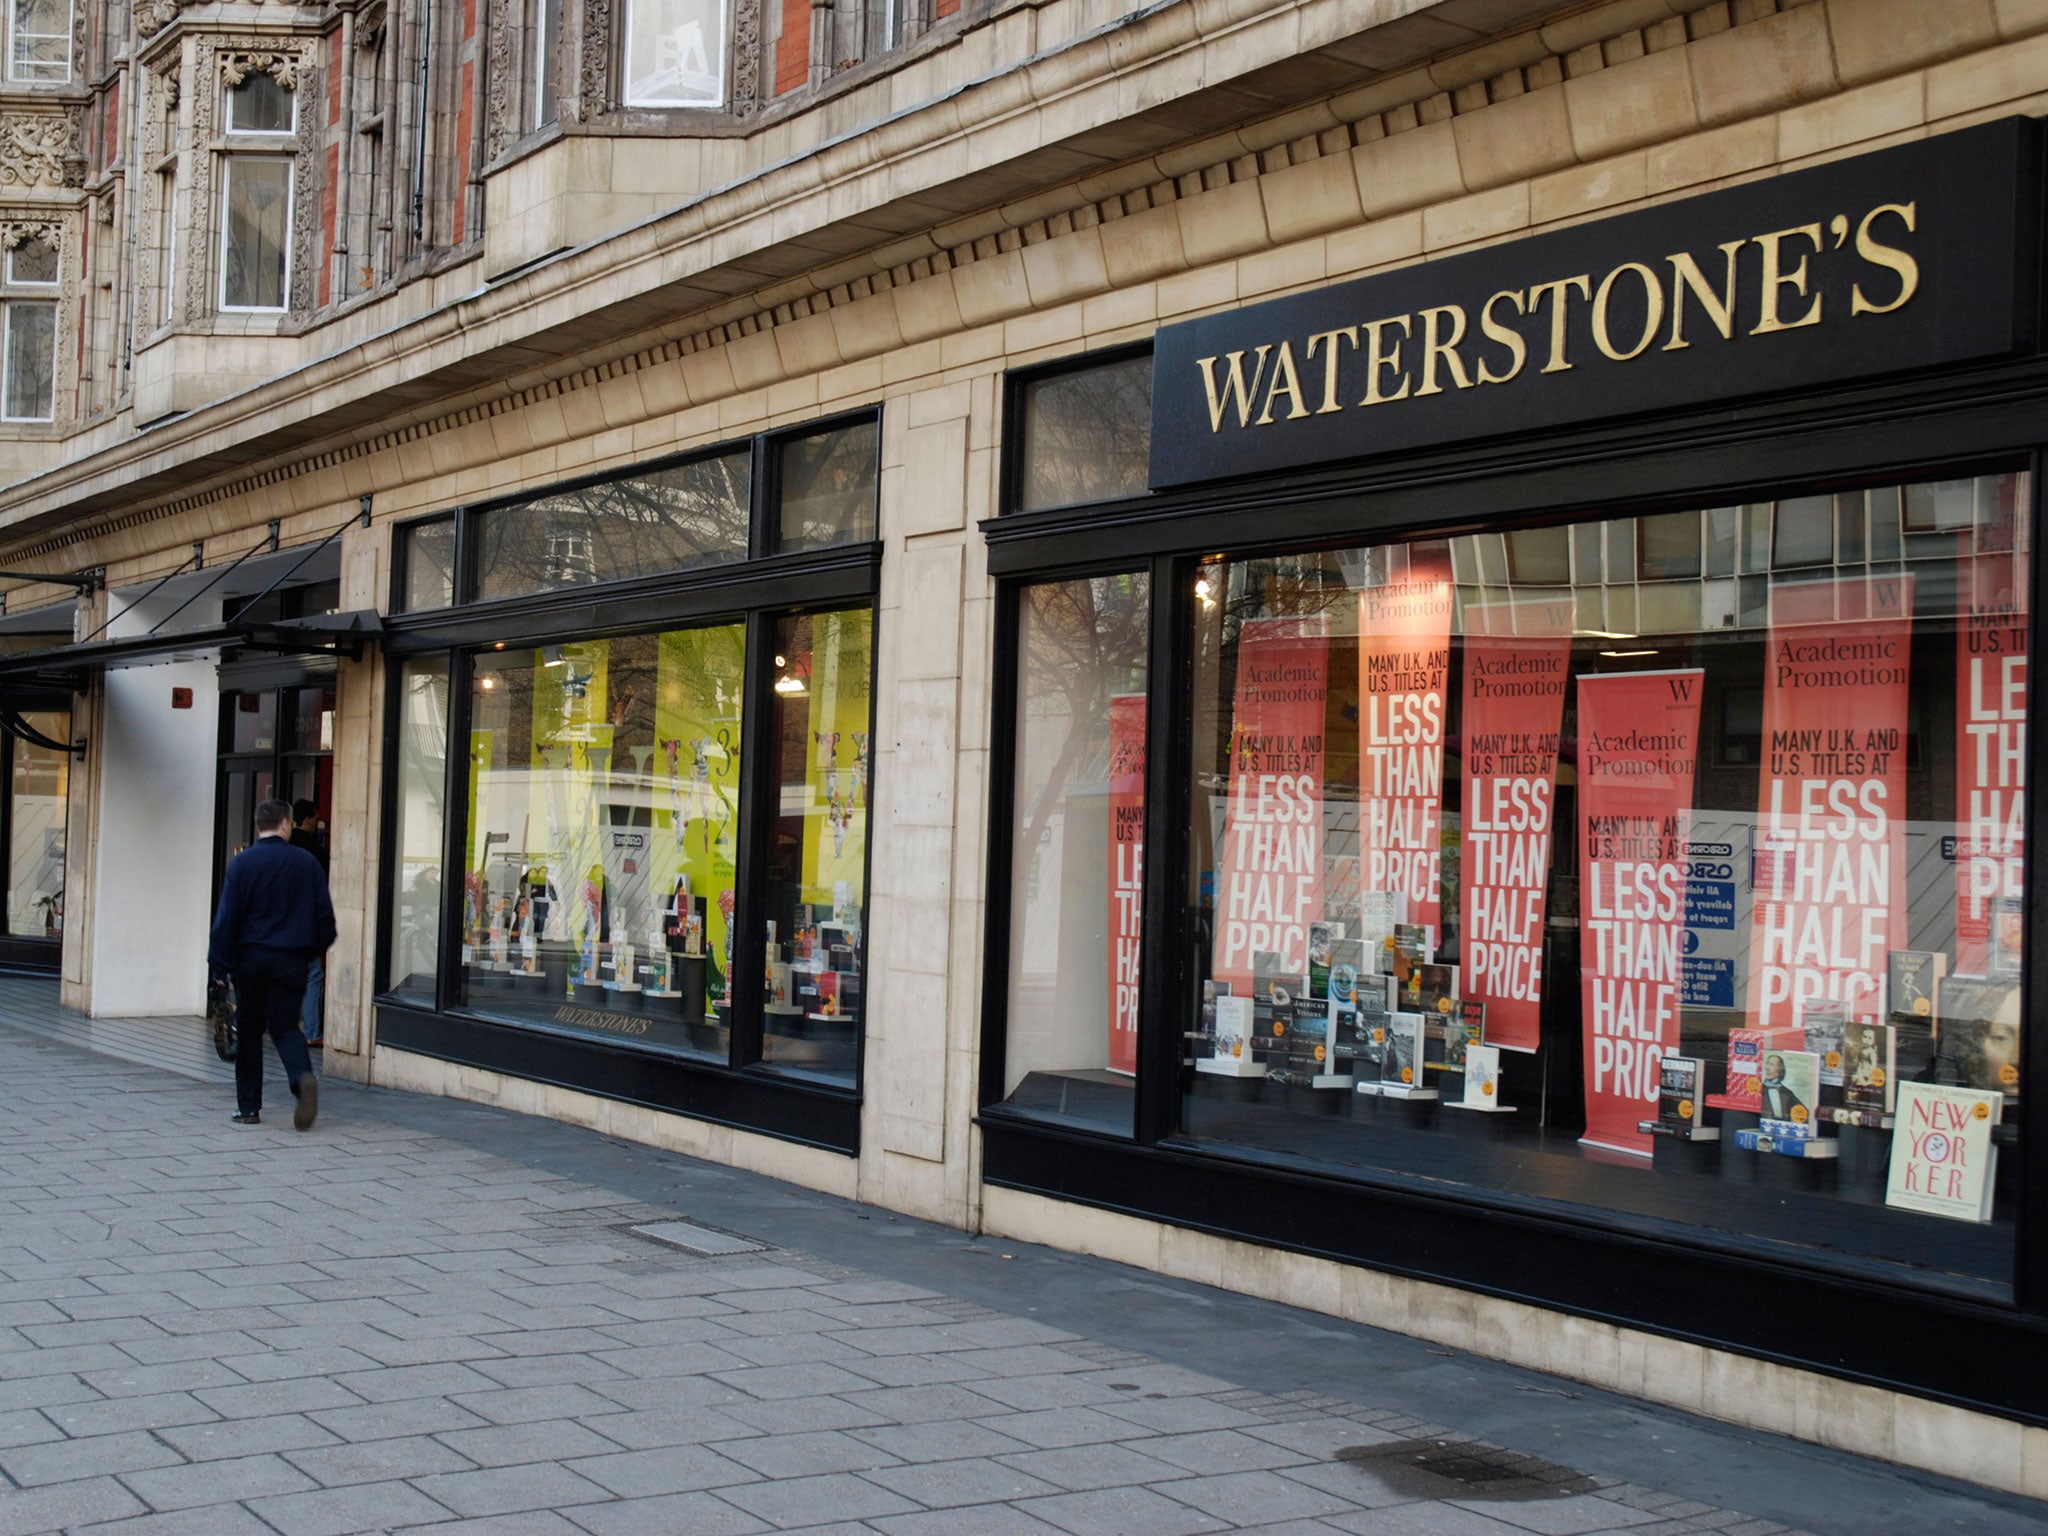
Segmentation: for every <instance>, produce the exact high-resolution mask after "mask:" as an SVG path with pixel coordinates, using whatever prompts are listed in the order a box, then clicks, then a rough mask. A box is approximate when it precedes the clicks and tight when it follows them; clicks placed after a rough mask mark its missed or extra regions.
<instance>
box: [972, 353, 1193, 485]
mask: <svg viewBox="0 0 2048 1536" xmlns="http://www.w3.org/2000/svg"><path fill="white" fill-rule="evenodd" d="M1151 356H1152V341H1151V338H1150V337H1147V338H1146V339H1145V340H1143V341H1134V342H1128V343H1125V344H1123V345H1120V346H1114V347H1101V348H1098V349H1097V350H1096V351H1093V352H1084V353H1081V354H1080V355H1078V356H1076V357H1064V358H1060V359H1059V360H1057V361H1055V362H1050V363H1039V364H1036V365H1034V366H1032V367H1029V368H1018V369H1014V370H1012V371H1011V372H1009V373H1006V374H1005V375H1004V376H1003V444H1004V452H1003V461H1002V466H1001V477H1000V480H999V483H998V496H999V500H998V502H997V512H998V515H1000V516H1004V517H1051V516H1056V515H1058V514H1061V513H1072V512H1073V511H1074V510H1075V509H1076V508H1077V507H1095V508H1103V507H1128V506H1131V505H1133V504H1135V503H1138V502H1142V501H1144V500H1145V499H1146V498H1147V497H1148V496H1150V495H1153V494H1155V493H1153V492H1149V491H1148V492H1144V493H1142V494H1140V495H1136V496H1123V497H1119V498H1117V499H1116V500H1114V501H1099V502H1071V503H1067V504H1064V505H1062V506H1057V507H1033V508H1026V507H1025V505H1024V452H1023V449H1024V428H1025V417H1026V415H1027V414H1028V409H1027V407H1028V400H1029V396H1030V393H1031V387H1032V386H1033V385H1034V384H1043V383H1045V382H1046V380H1048V379H1057V378H1062V377H1064V376H1066V375H1068V374H1075V373H1087V372H1090V371H1092V370H1094V369H1097V368H1109V367H1114V366H1115V365H1116V364H1118V363H1128V362H1134V361H1136V360H1137V359H1139V358H1141V357H1142V358H1149V357H1151Z"/></svg>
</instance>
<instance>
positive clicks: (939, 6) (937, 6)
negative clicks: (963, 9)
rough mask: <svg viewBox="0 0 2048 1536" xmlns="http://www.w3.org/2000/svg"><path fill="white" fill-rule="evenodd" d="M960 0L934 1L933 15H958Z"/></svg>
mask: <svg viewBox="0 0 2048 1536" xmlns="http://www.w3.org/2000/svg"><path fill="white" fill-rule="evenodd" d="M959 9H960V0H933V3H932V15H934V16H952V15H955V14H957V13H958V11H959Z"/></svg>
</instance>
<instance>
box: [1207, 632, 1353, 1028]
mask: <svg viewBox="0 0 2048 1536" xmlns="http://www.w3.org/2000/svg"><path fill="white" fill-rule="evenodd" d="M1329 680H1330V641H1329V636H1328V633H1327V632H1326V631H1325V629H1324V627H1323V622H1322V620H1321V619H1247V620H1245V622H1244V624H1243V625H1242V627H1241V628H1240V629H1239V631H1238V641H1237V692H1236V698H1235V701H1234V704H1233V708H1232V716H1231V718H1232V726H1231V733H1230V785H1229V790H1228V793H1227V796H1226V799H1225V803H1224V813H1223V814H1224V822H1223V835H1222V839H1221V848H1220V852H1219V856H1218V859H1217V865H1218V871H1217V875H1218V878H1217V892H1216V900H1217V915H1216V940H1215V943H1216V953H1215V956H1214V961H1215V963H1214V968H1213V974H1214V976H1215V978H1216V979H1217V980H1218V981H1227V982H1230V983H1231V985H1232V987H1233V988H1234V989H1235V990H1236V991H1238V992H1240V993H1242V992H1246V991H1248V990H1249V989H1250V987H1251V982H1252V964H1253V960H1254V957H1256V956H1258V955H1261V954H1273V955H1278V956H1279V957H1280V960H1279V964H1280V968H1281V969H1282V970H1283V971H1289V972H1293V973H1295V974H1300V973H1302V972H1304V971H1306V970H1307V968H1308V929H1309V924H1310V923H1313V922H1316V921H1318V920H1319V919H1320V918H1321V917H1322V915H1323V702H1324V699H1325V697H1326V696H1327V694H1328V692H1329Z"/></svg>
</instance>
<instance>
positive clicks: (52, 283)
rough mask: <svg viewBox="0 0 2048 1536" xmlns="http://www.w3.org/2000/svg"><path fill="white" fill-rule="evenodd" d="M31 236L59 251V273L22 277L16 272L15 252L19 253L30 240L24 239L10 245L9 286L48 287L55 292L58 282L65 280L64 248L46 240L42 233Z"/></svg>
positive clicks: (38, 242)
mask: <svg viewBox="0 0 2048 1536" xmlns="http://www.w3.org/2000/svg"><path fill="white" fill-rule="evenodd" d="M30 238H31V239H33V240H35V241H36V243H37V244H39V245H48V246H50V248H51V249H52V250H54V251H56V253H57V275H56V276H55V277H51V278H40V277H22V276H20V275H19V274H17V273H16V272H15V270H14V257H15V254H16V253H17V252H18V251H20V249H21V247H22V246H24V245H27V244H28V241H27V240H23V241H21V242H20V243H19V244H17V245H13V246H10V247H9V248H8V251H7V286H8V287H9V288H47V289H49V290H50V291H51V292H53V293H54V292H55V291H56V289H57V286H58V284H59V283H60V282H62V281H63V277H64V252H63V249H62V248H61V247H59V246H57V245H55V244H54V243H53V242H51V241H48V240H45V239H43V237H42V236H40V235H35V236H31V237H30Z"/></svg>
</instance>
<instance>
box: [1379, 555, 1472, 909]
mask: <svg viewBox="0 0 2048 1536" xmlns="http://www.w3.org/2000/svg"><path fill="white" fill-rule="evenodd" d="M1381 553H1383V554H1384V555H1385V557H1386V559H1387V560H1388V561H1389V562H1391V568H1390V569H1389V571H1388V572H1387V575H1386V579H1385V580H1383V581H1381V582H1379V583H1378V584H1376V585H1374V586H1370V587H1367V588H1365V589H1364V590H1363V591H1361V592H1360V593H1359V594H1358V693H1359V721H1358V736H1359V755H1358V799H1359V854H1360V863H1361V866H1362V867H1361V869H1360V871H1359V875H1360V884H1361V888H1362V889H1364V890H1366V891H1387V892H1391V893H1392V894H1393V897H1394V900H1393V908H1394V918H1395V920H1396V921H1397V922H1404V923H1415V924H1419V925H1421V926H1422V927H1425V928H1427V929H1428V930H1429V938H1430V943H1431V944H1432V945H1434V944H1435V943H1436V941H1437V938H1438V935H1439V933H1440V932H1441V930H1442V927H1443V911H1442V908H1441V906H1440V905H1439V892H1440V876H1441V873H1442V868H1441V866H1442V860H1443V796H1444V688H1445V685H1446V683H1447V681H1448V679H1449V675H1450V666H1451V608H1452V605H1453V601H1454V598H1455V596H1456V588H1455V587H1454V585H1453V584H1452V581H1451V550H1450V546H1449V545H1448V544H1409V545H1405V546H1402V545H1397V546H1394V547H1391V548H1389V549H1386V550H1384V551H1382V552H1381ZM1365 906H1366V910H1368V911H1371V910H1373V907H1374V903H1373V902H1372V901H1371V900H1370V899H1368V900H1367V901H1366V903H1365ZM1364 937H1365V938H1366V939H1367V940H1373V939H1378V938H1382V937H1384V935H1381V934H1374V933H1368V934H1366V935H1365V936H1364Z"/></svg>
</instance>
